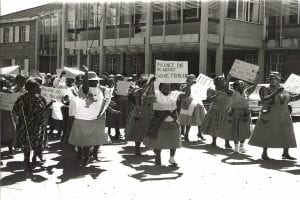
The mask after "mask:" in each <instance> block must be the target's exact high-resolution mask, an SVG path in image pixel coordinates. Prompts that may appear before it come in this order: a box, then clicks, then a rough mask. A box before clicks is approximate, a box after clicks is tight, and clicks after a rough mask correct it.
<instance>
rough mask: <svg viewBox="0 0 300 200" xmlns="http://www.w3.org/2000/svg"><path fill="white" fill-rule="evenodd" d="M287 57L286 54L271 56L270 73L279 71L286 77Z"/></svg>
mask: <svg viewBox="0 0 300 200" xmlns="http://www.w3.org/2000/svg"><path fill="white" fill-rule="evenodd" d="M285 63H286V55H284V54H271V55H270V71H277V72H279V73H281V75H282V77H286V75H287V74H286V73H287V71H286V67H285Z"/></svg>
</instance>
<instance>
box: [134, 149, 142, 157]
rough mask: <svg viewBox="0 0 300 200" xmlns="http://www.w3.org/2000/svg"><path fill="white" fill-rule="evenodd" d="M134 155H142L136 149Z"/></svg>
mask: <svg viewBox="0 0 300 200" xmlns="http://www.w3.org/2000/svg"><path fill="white" fill-rule="evenodd" d="M134 155H136V156H141V155H142V154H141V151H140V150H139V149H136V150H135V154H134Z"/></svg>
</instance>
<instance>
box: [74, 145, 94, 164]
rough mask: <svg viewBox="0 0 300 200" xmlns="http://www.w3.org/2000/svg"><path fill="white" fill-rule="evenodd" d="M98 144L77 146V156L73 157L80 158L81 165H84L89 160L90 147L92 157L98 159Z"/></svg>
mask: <svg viewBox="0 0 300 200" xmlns="http://www.w3.org/2000/svg"><path fill="white" fill-rule="evenodd" d="M99 147H100V145H95V146H81V147H77V156H76V158H75V159H82V165H83V166H86V165H87V164H88V162H89V160H90V150H91V148H92V154H91V155H92V157H93V158H94V160H97V161H98V160H99V159H98V150H99Z"/></svg>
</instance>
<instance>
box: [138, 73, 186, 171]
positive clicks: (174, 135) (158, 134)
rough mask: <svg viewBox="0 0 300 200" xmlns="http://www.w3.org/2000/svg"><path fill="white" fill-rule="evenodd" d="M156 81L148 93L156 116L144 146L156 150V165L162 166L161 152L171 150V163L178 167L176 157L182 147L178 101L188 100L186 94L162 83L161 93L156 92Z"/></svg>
mask: <svg viewBox="0 0 300 200" xmlns="http://www.w3.org/2000/svg"><path fill="white" fill-rule="evenodd" d="M153 81H154V79H152V80H151V87H150V89H149V91H150V92H149V91H148V92H146V94H147V96H148V98H153V99H154V103H153V110H154V114H153V116H152V118H151V121H150V126H149V128H148V131H147V134H146V137H145V140H144V144H145V146H147V147H150V148H152V149H154V152H155V165H161V150H162V149H170V159H169V163H170V164H171V165H177V163H176V161H175V159H174V156H175V152H176V149H177V148H180V147H181V138H180V131H179V124H178V123H177V121H176V120H177V106H176V102H177V100H178V99H182V98H186V94H185V93H183V92H179V91H171V85H170V84H166V83H161V84H160V85H159V91H155V90H154V83H153ZM151 88H152V89H151Z"/></svg>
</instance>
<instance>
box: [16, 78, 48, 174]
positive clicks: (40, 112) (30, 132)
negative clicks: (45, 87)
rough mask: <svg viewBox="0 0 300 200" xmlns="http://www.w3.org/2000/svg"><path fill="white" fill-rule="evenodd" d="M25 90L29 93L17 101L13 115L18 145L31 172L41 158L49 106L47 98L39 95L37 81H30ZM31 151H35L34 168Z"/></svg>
mask: <svg viewBox="0 0 300 200" xmlns="http://www.w3.org/2000/svg"><path fill="white" fill-rule="evenodd" d="M25 89H26V90H27V92H26V93H25V94H23V95H21V96H20V97H19V98H18V99H17V101H16V102H15V105H14V107H13V110H12V113H13V117H14V119H15V123H16V131H17V139H18V141H17V144H19V145H20V147H21V149H22V151H23V152H24V162H25V165H26V169H27V170H31V168H34V167H35V165H36V157H37V156H39V157H40V158H41V151H42V145H43V134H44V131H45V128H46V126H45V124H46V123H45V120H46V118H45V111H46V108H47V105H46V100H45V98H43V97H42V96H41V95H39V94H40V92H41V90H40V87H39V84H38V83H37V82H36V81H35V80H28V81H27V82H26V84H25ZM30 150H33V151H34V154H33V158H32V166H31V163H30Z"/></svg>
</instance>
